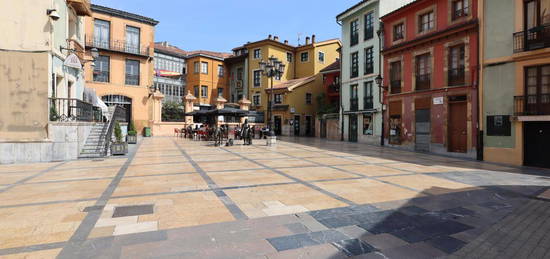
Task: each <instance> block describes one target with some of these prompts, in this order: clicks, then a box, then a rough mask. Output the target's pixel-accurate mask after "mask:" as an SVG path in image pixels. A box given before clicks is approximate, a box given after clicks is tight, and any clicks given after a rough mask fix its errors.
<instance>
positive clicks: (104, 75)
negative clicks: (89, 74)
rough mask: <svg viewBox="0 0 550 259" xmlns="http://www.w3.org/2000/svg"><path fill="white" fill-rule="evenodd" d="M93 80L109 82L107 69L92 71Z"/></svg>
mask: <svg viewBox="0 0 550 259" xmlns="http://www.w3.org/2000/svg"><path fill="white" fill-rule="evenodd" d="M94 82H104V83H108V82H109V71H94Z"/></svg>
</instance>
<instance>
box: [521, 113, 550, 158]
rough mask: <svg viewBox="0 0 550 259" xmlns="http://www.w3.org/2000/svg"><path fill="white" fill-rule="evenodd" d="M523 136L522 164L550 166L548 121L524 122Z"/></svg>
mask: <svg viewBox="0 0 550 259" xmlns="http://www.w3.org/2000/svg"><path fill="white" fill-rule="evenodd" d="M523 138H524V142H523V143H524V144H523V145H524V147H523V150H524V154H523V157H524V158H523V163H524V165H526V166H535V167H545V168H550V159H548V154H550V145H549V144H550V122H525V123H524V127H523Z"/></svg>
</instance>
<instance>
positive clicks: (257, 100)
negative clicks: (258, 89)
mask: <svg viewBox="0 0 550 259" xmlns="http://www.w3.org/2000/svg"><path fill="white" fill-rule="evenodd" d="M252 103H253V104H254V106H260V95H259V94H255V95H253V96H252Z"/></svg>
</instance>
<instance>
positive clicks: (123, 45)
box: [86, 36, 150, 56]
mask: <svg viewBox="0 0 550 259" xmlns="http://www.w3.org/2000/svg"><path fill="white" fill-rule="evenodd" d="M86 47H90V48H98V49H103V50H110V51H116V52H122V53H127V54H134V55H138V56H149V55H150V53H149V47H141V46H140V45H139V44H134V43H133V42H126V41H123V40H103V39H95V38H93V37H89V36H86Z"/></svg>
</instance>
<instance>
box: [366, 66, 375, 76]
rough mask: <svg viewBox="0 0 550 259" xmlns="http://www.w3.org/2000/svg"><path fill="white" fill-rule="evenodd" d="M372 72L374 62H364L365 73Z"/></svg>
mask: <svg viewBox="0 0 550 259" xmlns="http://www.w3.org/2000/svg"><path fill="white" fill-rule="evenodd" d="M372 73H374V64H373V63H365V75H367V74H372Z"/></svg>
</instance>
